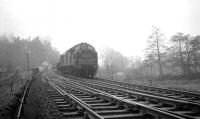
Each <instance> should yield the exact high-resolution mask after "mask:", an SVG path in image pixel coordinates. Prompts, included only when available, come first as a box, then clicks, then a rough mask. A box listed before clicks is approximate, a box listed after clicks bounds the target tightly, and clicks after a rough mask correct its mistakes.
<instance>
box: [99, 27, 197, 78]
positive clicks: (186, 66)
mask: <svg viewBox="0 0 200 119" xmlns="http://www.w3.org/2000/svg"><path fill="white" fill-rule="evenodd" d="M101 59H102V64H103V65H101V66H100V70H99V72H100V74H101V75H103V74H104V75H106V76H107V77H108V78H110V79H112V78H113V75H115V74H117V73H118V72H123V74H124V75H125V76H126V78H127V79H151V80H153V79H163V80H164V79H174V78H175V79H177V78H186V79H192V78H198V77H200V35H197V36H191V35H189V34H184V33H176V34H174V35H173V36H171V38H170V39H165V38H164V36H163V34H162V33H161V32H160V30H159V28H156V27H153V29H152V34H151V35H150V37H149V40H148V45H147V47H146V49H145V56H144V58H140V57H137V58H133V59H130V58H127V57H124V56H123V55H122V54H120V53H119V52H116V51H114V50H113V49H107V50H105V51H104V52H103V53H102V54H101Z"/></svg>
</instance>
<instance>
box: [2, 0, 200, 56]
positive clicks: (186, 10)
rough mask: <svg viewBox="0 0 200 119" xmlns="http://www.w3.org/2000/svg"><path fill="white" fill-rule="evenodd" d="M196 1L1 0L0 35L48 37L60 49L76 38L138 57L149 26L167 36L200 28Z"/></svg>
mask: <svg viewBox="0 0 200 119" xmlns="http://www.w3.org/2000/svg"><path fill="white" fill-rule="evenodd" d="M199 3H200V2H199V1H198V0H165V1H164V0H151V1H148V0H142V1H119V0H117V1H116V0H113V1H64V0H63V1H56V0H42V1H41V0H1V1H0V34H4V33H12V34H15V35H17V36H21V37H29V36H31V37H35V36H48V37H51V38H52V44H53V45H54V46H55V47H56V48H57V49H58V50H59V51H60V52H61V53H63V52H64V51H66V50H67V49H69V48H70V47H72V46H74V45H75V44H77V43H80V42H88V43H90V44H91V45H93V46H94V47H96V49H97V50H100V51H101V49H102V48H104V47H111V48H114V49H116V50H117V51H119V52H121V53H122V54H124V55H126V56H138V55H139V56H141V55H142V54H143V50H144V48H145V46H146V43H145V42H146V40H147V39H148V36H149V35H150V34H151V28H152V26H157V27H159V28H160V29H161V32H162V33H163V34H164V35H165V38H166V39H169V38H170V37H171V35H173V34H175V33H176V32H184V33H186V34H188V33H189V34H191V35H196V34H198V33H199V32H200V29H199V28H200V23H199V22H198V21H199V20H200V10H199Z"/></svg>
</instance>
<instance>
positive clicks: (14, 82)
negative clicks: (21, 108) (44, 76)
mask: <svg viewBox="0 0 200 119" xmlns="http://www.w3.org/2000/svg"><path fill="white" fill-rule="evenodd" d="M27 83H28V82H26V81H25V80H24V79H23V78H22V76H21V75H20V74H19V73H15V74H12V76H8V77H7V78H4V79H1V88H0V118H12V117H13V115H14V113H15V110H16V107H17V105H18V104H19V102H20V98H21V97H22V95H23V92H24V90H25V86H26V84H27Z"/></svg>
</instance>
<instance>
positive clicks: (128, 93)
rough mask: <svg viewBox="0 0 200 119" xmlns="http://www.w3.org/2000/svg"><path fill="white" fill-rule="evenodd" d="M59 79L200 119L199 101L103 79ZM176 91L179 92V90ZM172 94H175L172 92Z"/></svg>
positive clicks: (185, 116) (179, 114) (182, 115)
mask: <svg viewBox="0 0 200 119" xmlns="http://www.w3.org/2000/svg"><path fill="white" fill-rule="evenodd" d="M53 75H55V74H53ZM57 78H60V79H62V80H64V82H63V83H66V82H67V83H68V82H69V81H70V82H72V83H73V84H79V85H82V86H83V87H90V88H93V89H97V90H100V91H102V92H105V93H108V94H111V95H114V96H116V97H119V98H121V99H125V100H129V101H131V102H135V103H138V104H143V105H146V106H148V107H153V108H156V109H159V110H162V111H165V112H168V113H171V114H174V115H177V116H181V117H184V118H191V119H197V118H200V104H199V103H198V101H191V100H190V98H189V100H187V98H183V99H179V98H180V97H178V98H177V97H173V98H171V97H170V96H166V95H162V94H166V93H160V94H158V93H150V92H147V93H146V92H145V91H143V90H138V89H134V87H131V86H132V85H133V84H131V86H128V85H127V84H126V83H124V84H123V83H122V82H119V83H118V82H116V81H115V82H113V81H112V82H108V81H106V80H102V79H101V80H99V79H98V80H89V79H84V78H77V77H71V78H73V80H69V78H68V79H67V78H63V77H61V76H58V75H57ZM75 79H76V80H75ZM146 88H147V86H146ZM158 89H159V88H157V90H158ZM175 91H176V92H177V90H175ZM154 92H155V91H154ZM180 92H181V91H180ZM171 93H173V92H172V91H171ZM182 95H184V94H182Z"/></svg>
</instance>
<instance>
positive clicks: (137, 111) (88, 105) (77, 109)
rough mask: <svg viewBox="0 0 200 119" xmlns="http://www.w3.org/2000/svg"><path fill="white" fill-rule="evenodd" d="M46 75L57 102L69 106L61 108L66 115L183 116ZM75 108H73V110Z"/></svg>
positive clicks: (106, 118)
mask: <svg viewBox="0 0 200 119" xmlns="http://www.w3.org/2000/svg"><path fill="white" fill-rule="evenodd" d="M46 78H47V80H48V82H49V83H50V85H51V86H52V87H53V88H52V89H50V90H49V92H50V94H52V97H56V98H55V103H56V104H58V109H59V108H60V107H61V106H60V104H61V105H62V107H65V108H63V109H62V110H61V111H62V112H63V115H64V116H69V115H74V116H78V117H79V118H84V117H89V118H94V119H117V118H119V119H130V118H137V119H138V118H139V119H145V118H146V119H154V118H156V119H158V118H167V119H183V117H180V116H177V115H173V114H170V113H168V112H165V111H161V110H159V109H156V108H154V107H150V106H147V105H144V104H141V103H136V102H134V101H130V100H127V99H124V98H122V97H118V96H116V95H113V94H109V93H106V92H104V91H101V90H99V89H95V88H92V87H88V86H87V85H82V84H80V83H75V82H71V79H59V78H58V77H57V76H55V75H54V76H52V75H51V76H50V75H47V76H46ZM65 81H67V82H65ZM68 106H71V107H68ZM71 108H72V110H73V111H69V109H71ZM65 109H66V110H65Z"/></svg>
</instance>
